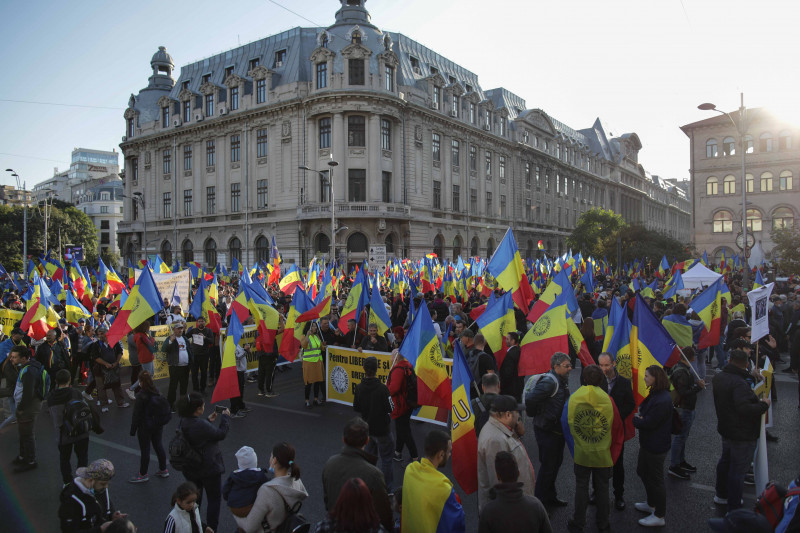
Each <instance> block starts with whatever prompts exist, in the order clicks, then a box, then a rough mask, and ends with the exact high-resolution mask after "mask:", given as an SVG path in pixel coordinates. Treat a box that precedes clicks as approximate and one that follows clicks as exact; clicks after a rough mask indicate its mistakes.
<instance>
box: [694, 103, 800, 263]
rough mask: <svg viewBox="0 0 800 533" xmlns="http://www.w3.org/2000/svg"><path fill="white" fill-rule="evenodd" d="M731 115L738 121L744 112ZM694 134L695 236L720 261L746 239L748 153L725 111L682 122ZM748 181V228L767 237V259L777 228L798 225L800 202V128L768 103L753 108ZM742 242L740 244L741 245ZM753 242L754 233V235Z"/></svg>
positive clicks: (764, 240) (748, 125)
mask: <svg viewBox="0 0 800 533" xmlns="http://www.w3.org/2000/svg"><path fill="white" fill-rule="evenodd" d="M731 115H732V116H733V117H734V118H736V119H737V120H738V112H737V111H733V112H731ZM681 130H683V132H684V133H685V134H686V135H687V136H688V137H689V140H690V143H689V161H690V165H691V167H690V168H691V186H692V193H691V197H692V238H693V240H694V243H695V246H696V247H697V249H698V250H700V251H702V250H706V251H707V252H708V256H709V257H712V256H713V257H714V258H715V259H716V260H717V261H718V260H719V259H720V258H721V256H722V253H723V252H724V253H725V257H731V255H732V254H733V253H740V251H741V249H740V248H739V246H740V245H742V244H743V242H742V238H741V237H740V235H741V233H742V220H743V217H742V156H741V154H742V152H741V151H740V150H741V144H740V139H739V134H738V133H737V130H736V126H734V124H733V123H732V122H731V120H730V119H729V118H728V117H726V116H723V115H717V116H714V117H712V118H709V119H706V120H701V121H699V122H693V123H691V124H687V125H685V126H682V127H681ZM745 133H746V135H745V139H744V141H745V178H746V179H745V184H746V187H747V194H746V196H747V231H748V233H749V234H750V235H753V240H752V241H751V246H752V244H755V243H756V242H761V247H762V249H763V250H764V253H765V256H766V258H767V259H771V257H772V256H771V252H772V248H773V246H774V244H773V242H772V239H771V238H770V232H771V231H772V229H773V228H781V227H787V226H794V224H795V221H796V220H797V218H798V214H799V212H798V206H800V187H798V185H795V179H794V177H795V176H797V175H798V172H800V144H799V143H798V140H800V136H799V134H800V132H798V130H797V126H796V125H792V124H790V123H788V122H787V121H785V120H782V119H781V118H780V117H778V116H775V115H773V114H771V113H770V112H768V111H767V110H766V109H763V108H755V109H749V110H747V119H746V132H745ZM737 241H739V242H738V245H737ZM748 241H750V238H748Z"/></svg>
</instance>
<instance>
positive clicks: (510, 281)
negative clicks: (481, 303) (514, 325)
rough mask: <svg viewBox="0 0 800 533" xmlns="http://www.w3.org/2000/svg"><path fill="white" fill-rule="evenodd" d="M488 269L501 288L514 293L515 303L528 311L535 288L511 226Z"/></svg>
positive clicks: (487, 266) (524, 310)
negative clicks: (529, 278)
mask: <svg viewBox="0 0 800 533" xmlns="http://www.w3.org/2000/svg"><path fill="white" fill-rule="evenodd" d="M486 270H488V271H489V273H490V274H491V275H492V276H493V277H494V279H495V280H497V284H498V285H499V286H500V288H502V289H503V290H505V291H508V292H510V293H512V294H513V299H514V303H516V304H517V306H518V307H519V308H520V309H522V311H523V312H524V313H527V312H528V310H529V309H530V307H531V303H532V302H533V289H532V288H531V285H530V283H529V282H528V276H527V274H526V273H525V265H524V264H523V263H522V258H521V257H520V255H519V249H518V248H517V241H516V240H515V239H514V233H513V232H512V231H511V228H508V229H507V230H506V234H505V236H504V237H503V240H502V242H501V243H500V246H498V247H497V250H495V252H494V254H492V258H491V259H490V260H489V264H488V265H486Z"/></svg>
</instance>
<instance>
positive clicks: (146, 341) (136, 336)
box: [129, 320, 155, 392]
mask: <svg viewBox="0 0 800 533" xmlns="http://www.w3.org/2000/svg"><path fill="white" fill-rule="evenodd" d="M133 343H134V345H135V347H136V358H137V359H138V360H139V364H140V365H141V370H144V371H147V372H148V373H149V374H150V377H151V378H152V377H153V376H154V375H155V369H154V364H153V361H154V360H155V356H154V355H153V353H154V352H155V342H154V341H153V339H152V337H150V321H149V320H145V321H144V322H142V323H141V324H139V325H138V326H136V327H135V328H133ZM131 381H133V379H132V378H131ZM138 389H139V383H138V381H137V382H136V383H132V384H131V386H130V389H129V390H131V391H134V392H138Z"/></svg>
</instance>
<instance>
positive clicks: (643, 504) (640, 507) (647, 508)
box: [633, 502, 655, 514]
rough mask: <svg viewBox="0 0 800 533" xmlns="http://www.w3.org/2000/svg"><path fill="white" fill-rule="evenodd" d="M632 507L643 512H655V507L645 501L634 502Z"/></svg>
mask: <svg viewBox="0 0 800 533" xmlns="http://www.w3.org/2000/svg"><path fill="white" fill-rule="evenodd" d="M633 507H634V508H635V509H636V510H637V511H641V512H643V513H650V514H653V513H654V512H655V509H654V508H653V507H650V506H649V505H647V502H636V503H634V504H633Z"/></svg>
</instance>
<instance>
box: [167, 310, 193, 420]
mask: <svg viewBox="0 0 800 533" xmlns="http://www.w3.org/2000/svg"><path fill="white" fill-rule="evenodd" d="M185 331H186V324H185V323H184V322H173V323H172V334H171V335H170V336H169V338H168V339H167V340H166V341H164V347H163V350H164V353H165V354H166V355H167V365H168V366H169V388H168V389H167V400H168V401H169V405H170V406H171V407H172V411H173V412H175V396H176V394H177V392H178V385H180V389H181V391H180V394H181V396H183V395H185V394H186V390H187V389H188V388H189V370H190V369H191V368H192V365H193V363H194V349H193V348H192V342H191V340H190V339H189V337H187V336H186V335H185V333H184V332H185Z"/></svg>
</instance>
